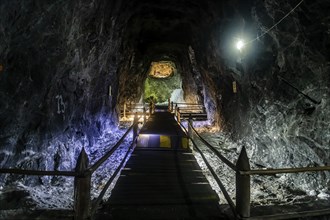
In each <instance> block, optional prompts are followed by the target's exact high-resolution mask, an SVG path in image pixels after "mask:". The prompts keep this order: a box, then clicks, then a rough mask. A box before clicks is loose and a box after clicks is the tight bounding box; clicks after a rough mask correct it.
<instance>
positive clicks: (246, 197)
mask: <svg viewBox="0 0 330 220" xmlns="http://www.w3.org/2000/svg"><path fill="white" fill-rule="evenodd" d="M236 168H237V170H238V171H236V212H237V214H238V215H239V216H240V217H241V218H248V217H250V188H251V186H250V175H241V174H240V173H239V171H249V170H250V163H249V158H248V156H247V153H246V149H245V147H244V146H243V147H242V150H241V153H240V155H239V157H238V160H237V163H236Z"/></svg>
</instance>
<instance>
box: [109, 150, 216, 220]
mask: <svg viewBox="0 0 330 220" xmlns="http://www.w3.org/2000/svg"><path fill="white" fill-rule="evenodd" d="M218 201H219V198H218V196H217V194H216V193H215V192H214V191H213V190H212V188H211V187H210V185H209V183H208V181H207V180H206V178H205V177H204V175H203V173H202V171H201V169H200V167H199V166H198V164H197V162H196V160H195V158H194V156H193V155H192V153H190V152H187V151H179V150H176V151H174V150H155V149H139V148H136V150H135V151H134V153H133V154H132V156H131V158H130V159H129V161H128V162H127V164H126V167H125V169H124V170H123V171H122V173H121V175H120V178H119V180H118V181H117V183H116V186H115V188H114V189H113V190H112V193H111V197H110V199H109V201H108V203H107V210H108V211H109V214H110V215H111V216H112V219H221V218H222V216H221V212H220V209H219V205H218Z"/></svg>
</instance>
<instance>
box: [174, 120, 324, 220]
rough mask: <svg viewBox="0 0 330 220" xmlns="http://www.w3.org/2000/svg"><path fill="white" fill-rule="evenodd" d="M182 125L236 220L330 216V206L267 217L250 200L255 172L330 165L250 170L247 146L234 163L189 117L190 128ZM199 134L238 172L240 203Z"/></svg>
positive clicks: (308, 169) (305, 169)
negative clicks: (208, 155)
mask: <svg viewBox="0 0 330 220" xmlns="http://www.w3.org/2000/svg"><path fill="white" fill-rule="evenodd" d="M180 125H181V127H182V128H183V129H184V130H185V131H186V134H187V135H188V137H189V139H190V140H191V142H192V144H193V149H194V150H197V152H199V153H200V155H201V157H202V159H203V161H204V162H205V164H206V166H207V168H208V169H209V171H210V172H211V174H212V176H213V177H214V179H215V181H216V182H217V184H218V185H219V188H220V189H221V191H222V193H223V195H224V197H225V199H226V200H227V202H228V205H229V206H230V208H231V210H232V212H233V214H234V216H235V217H236V219H285V218H298V217H305V216H315V215H329V214H330V208H328V209H322V210H312V211H303V212H294V213H283V214H276V215H268V216H267V215H264V216H253V217H252V216H251V212H250V209H251V201H250V197H251V196H250V194H251V193H250V191H251V181H250V176H251V175H274V174H279V173H299V172H322V171H330V166H318V167H299V168H279V169H261V170H260V169H257V170H251V169H250V162H249V158H248V156H247V153H246V149H245V147H244V146H243V147H242V150H241V152H240V155H239V157H238V159H237V162H236V164H233V163H232V162H230V161H229V160H228V159H227V158H226V157H224V156H223V155H222V154H221V153H220V152H219V151H217V150H216V148H214V147H213V146H212V145H211V144H209V143H208V142H207V141H206V140H205V139H204V138H203V137H202V136H201V135H200V134H199V133H198V132H197V131H196V129H195V128H194V127H193V120H192V119H189V121H188V131H187V130H186V129H185V127H184V126H183V125H182V124H181V123H180ZM193 134H196V136H197V137H198V138H199V139H200V140H201V141H202V142H203V143H204V144H205V146H207V147H208V148H209V149H210V150H211V151H212V152H213V153H214V154H215V155H216V156H217V157H218V158H219V159H220V160H221V161H222V162H223V163H224V164H226V165H227V166H228V167H229V168H230V169H231V170H232V171H233V172H235V174H236V204H235V203H234V202H233V200H232V199H231V197H230V196H229V193H228V191H227V190H226V188H225V187H224V185H223V184H222V182H221V180H220V178H219V177H218V175H217V173H216V172H215V171H214V169H213V168H212V166H211V165H210V163H209V162H208V160H207V159H206V157H205V155H204V153H203V152H202V150H201V149H200V147H198V145H197V144H196V142H195V141H194V139H193V137H194V135H193Z"/></svg>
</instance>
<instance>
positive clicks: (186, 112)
mask: <svg viewBox="0 0 330 220" xmlns="http://www.w3.org/2000/svg"><path fill="white" fill-rule="evenodd" d="M155 106H156V105H155V103H153V102H151V103H132V102H123V104H122V107H121V110H120V112H121V114H120V118H121V119H122V120H123V121H125V120H133V117H132V116H133V115H135V114H138V115H139V116H143V118H144V119H146V118H147V117H150V116H151V115H152V114H153V113H154V112H155V108H156V107H155ZM167 108H168V111H169V112H172V113H174V115H175V117H176V118H177V120H178V121H181V119H188V118H189V117H190V116H191V117H192V118H194V119H195V120H207V113H206V109H205V107H204V105H202V104H197V103H175V102H171V101H170V99H169V100H168V107H167Z"/></svg>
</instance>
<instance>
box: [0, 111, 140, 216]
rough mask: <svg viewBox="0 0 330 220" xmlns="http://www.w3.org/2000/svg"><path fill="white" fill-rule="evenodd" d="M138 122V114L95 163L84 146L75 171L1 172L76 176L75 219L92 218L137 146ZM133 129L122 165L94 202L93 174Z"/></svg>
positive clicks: (3, 169) (3, 171) (0, 170)
mask: <svg viewBox="0 0 330 220" xmlns="http://www.w3.org/2000/svg"><path fill="white" fill-rule="evenodd" d="M138 123H139V118H138V116H137V114H136V115H135V117H134V122H133V125H132V126H131V127H130V128H128V129H127V131H126V132H125V134H124V135H123V136H122V137H121V138H120V140H119V141H118V142H117V143H116V144H115V145H114V146H113V147H112V148H111V149H110V150H109V151H108V152H107V153H106V154H105V155H104V156H102V157H101V158H100V159H98V160H97V161H96V162H95V163H94V164H93V165H91V166H89V159H88V156H87V154H86V151H85V149H84V148H82V150H81V152H80V154H79V157H78V160H77V164H76V168H75V170H74V171H41V170H21V169H6V168H1V169H0V174H22V175H37V176H66V177H74V219H75V220H86V219H91V218H92V216H93V215H94V214H95V212H96V209H97V207H98V205H99V203H100V202H101V200H102V198H103V196H104V194H105V193H106V191H107V190H108V188H109V186H110V185H111V183H112V181H113V180H114V178H115V177H116V176H117V174H118V172H120V170H121V168H122V166H123V165H124V162H125V161H126V158H127V157H128V155H129V152H130V150H131V149H132V148H133V147H134V146H135V143H136V139H137V135H138ZM131 130H133V141H132V143H131V145H130V147H129V148H128V149H127V151H126V154H125V156H124V158H123V160H122V161H121V163H120V165H119V166H118V167H117V169H116V170H115V172H114V174H113V175H112V176H111V177H110V179H109V180H108V181H107V183H106V184H105V186H104V187H103V189H102V191H101V193H100V194H99V196H98V198H97V199H96V200H95V201H94V202H93V204H92V201H91V195H90V192H91V177H92V174H93V173H94V172H95V171H96V170H97V169H98V168H99V167H100V166H101V165H102V164H103V163H104V162H105V161H106V160H107V159H108V158H109V157H110V156H111V155H112V154H113V153H114V152H115V151H116V150H117V149H118V148H119V147H120V145H121V144H122V143H123V141H124V140H125V138H126V137H127V135H128V134H129V133H130V132H131Z"/></svg>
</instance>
